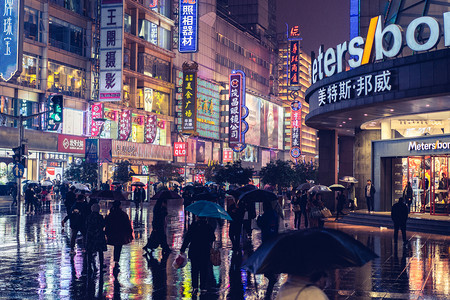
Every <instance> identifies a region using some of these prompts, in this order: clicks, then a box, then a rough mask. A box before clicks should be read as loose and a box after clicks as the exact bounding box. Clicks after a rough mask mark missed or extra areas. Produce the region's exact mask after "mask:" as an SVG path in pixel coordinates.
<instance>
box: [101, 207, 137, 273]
mask: <svg viewBox="0 0 450 300" xmlns="http://www.w3.org/2000/svg"><path fill="white" fill-rule="evenodd" d="M120 206H121V203H120V201H119V200H116V201H114V202H113V205H112V207H111V210H110V211H109V214H108V215H107V216H106V218H105V232H106V240H107V242H108V245H112V246H114V270H113V271H114V274H118V273H119V271H120V266H119V260H120V253H121V252H122V246H123V245H126V244H129V243H130V242H131V241H132V240H133V228H132V227H131V222H130V218H128V215H127V214H126V213H125V212H124V211H123V210H122V209H121V207H120Z"/></svg>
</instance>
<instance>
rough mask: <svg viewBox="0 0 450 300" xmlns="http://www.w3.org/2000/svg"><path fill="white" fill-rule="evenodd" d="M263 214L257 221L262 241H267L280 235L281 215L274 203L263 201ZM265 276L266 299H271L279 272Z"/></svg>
mask: <svg viewBox="0 0 450 300" xmlns="http://www.w3.org/2000/svg"><path fill="white" fill-rule="evenodd" d="M263 210H264V212H263V214H262V215H261V216H259V217H258V219H257V220H256V223H257V225H258V227H259V228H260V229H261V241H262V242H263V243H265V242H266V243H267V242H268V241H270V240H272V239H274V238H275V237H277V235H278V226H279V216H278V213H277V212H276V211H275V210H274V209H273V206H272V203H270V202H268V201H265V202H263ZM264 276H265V277H266V278H267V279H268V280H269V282H268V284H267V289H266V295H265V299H271V297H272V292H273V288H274V286H275V284H276V283H277V281H278V274H272V273H266V274H264Z"/></svg>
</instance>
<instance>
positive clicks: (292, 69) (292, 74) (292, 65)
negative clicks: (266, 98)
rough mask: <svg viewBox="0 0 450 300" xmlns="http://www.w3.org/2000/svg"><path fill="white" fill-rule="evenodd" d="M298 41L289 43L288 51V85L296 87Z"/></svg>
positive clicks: (298, 53)
mask: <svg viewBox="0 0 450 300" xmlns="http://www.w3.org/2000/svg"><path fill="white" fill-rule="evenodd" d="M299 48H300V41H290V51H289V56H288V59H289V64H288V66H289V84H290V85H297V84H298V83H299V81H298V58H299V56H300V49H299Z"/></svg>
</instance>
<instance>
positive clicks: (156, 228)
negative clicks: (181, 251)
mask: <svg viewBox="0 0 450 300" xmlns="http://www.w3.org/2000/svg"><path fill="white" fill-rule="evenodd" d="M166 194H168V193H166ZM164 195H165V194H162V196H161V197H160V198H158V200H156V204H155V206H154V207H153V220H152V233H151V235H150V237H149V238H148V241H147V244H146V245H145V246H144V248H143V249H144V250H146V251H148V250H149V249H150V251H152V250H153V249H155V248H157V247H158V246H159V245H161V248H162V249H163V255H166V254H169V253H170V252H172V250H170V247H169V245H168V244H167V236H166V217H167V197H166V196H164Z"/></svg>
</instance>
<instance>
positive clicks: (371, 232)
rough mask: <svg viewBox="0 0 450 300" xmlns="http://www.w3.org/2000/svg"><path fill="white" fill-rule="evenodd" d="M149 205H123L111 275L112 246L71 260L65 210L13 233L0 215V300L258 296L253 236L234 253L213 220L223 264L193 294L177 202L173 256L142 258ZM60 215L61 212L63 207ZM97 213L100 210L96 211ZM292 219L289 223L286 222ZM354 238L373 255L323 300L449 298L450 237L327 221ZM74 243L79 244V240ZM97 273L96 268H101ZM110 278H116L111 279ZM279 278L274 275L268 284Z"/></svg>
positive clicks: (10, 221)
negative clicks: (404, 240) (124, 240)
mask: <svg viewBox="0 0 450 300" xmlns="http://www.w3.org/2000/svg"><path fill="white" fill-rule="evenodd" d="M153 205H154V203H150V205H149V204H146V205H145V206H144V208H143V209H140V210H138V211H136V210H135V208H134V205H132V208H130V206H129V205H128V204H126V205H124V210H125V211H126V213H127V214H128V216H129V217H130V219H131V221H132V223H133V228H134V231H135V240H134V241H133V242H132V243H131V244H129V245H125V246H124V248H123V250H122V256H121V258H120V266H121V270H120V273H119V274H113V266H114V262H113V255H112V247H110V246H108V251H106V252H105V253H104V264H105V266H104V268H102V266H101V265H99V263H98V258H95V259H94V261H95V263H94V264H93V265H94V267H92V268H88V267H87V257H86V253H84V252H83V251H82V250H81V249H82V247H81V244H80V245H79V246H76V248H75V249H76V253H75V254H74V255H70V253H69V252H70V245H69V244H70V241H69V240H70V236H69V234H70V229H69V230H67V231H66V232H62V230H61V229H62V228H61V225H60V224H61V220H62V218H64V216H65V211H60V209H61V206H60V205H55V206H53V207H52V208H51V210H50V211H49V212H47V213H44V214H40V215H32V216H31V215H30V216H22V217H21V219H20V227H19V232H17V231H16V228H17V227H16V226H15V224H16V217H15V216H9V215H3V216H0V285H1V286H2V289H1V290H0V298H1V299H233V300H235V299H236V300H238V299H263V298H264V294H265V289H266V287H267V279H266V278H264V276H262V275H256V276H255V275H253V274H251V273H249V272H246V271H245V270H242V269H241V267H240V266H241V264H242V262H243V261H245V260H246V259H247V257H248V256H249V255H250V254H251V253H252V252H253V251H254V250H255V249H256V248H257V247H258V246H259V245H260V232H259V230H253V233H252V239H251V240H247V239H245V238H243V241H242V242H243V247H242V250H238V251H233V250H232V249H231V242H230V240H229V238H228V223H227V222H218V224H217V226H216V232H215V234H216V241H218V243H219V245H221V255H222V264H221V266H217V267H213V269H212V273H210V277H211V281H212V283H213V285H212V289H211V291H209V292H208V293H203V294H197V295H194V294H193V293H192V282H191V272H190V268H191V265H190V263H188V264H187V265H186V266H185V267H184V268H181V269H174V268H173V267H172V263H173V260H174V259H175V257H176V255H177V254H178V251H179V249H180V247H181V243H182V241H183V233H184V232H185V225H186V226H188V224H189V222H188V221H187V218H185V215H184V209H183V206H182V202H181V201H171V202H169V204H168V212H169V215H168V218H167V221H168V234H167V240H168V243H169V246H170V247H171V248H172V249H173V252H172V253H170V254H168V255H163V253H162V251H161V249H160V248H158V249H156V250H154V251H152V252H151V253H148V254H146V252H145V251H144V250H143V249H142V247H143V246H144V245H145V243H146V242H147V237H148V236H149V234H150V233H151V220H152V208H153ZM63 210H64V208H63ZM101 213H102V214H103V215H105V214H106V213H107V211H106V208H105V206H102V211H101ZM291 219H292V216H289V220H288V222H287V223H288V224H289V226H290V227H292V226H291V225H293V220H291ZM326 226H327V227H334V228H337V229H341V230H343V231H345V232H347V233H348V234H350V235H352V236H353V237H354V238H355V239H357V240H359V241H361V242H362V243H363V244H365V245H366V246H368V247H369V248H370V249H372V250H373V251H374V252H376V253H377V254H378V255H379V258H377V259H375V260H373V261H371V262H369V263H368V264H366V265H365V266H363V267H361V268H347V269H340V270H335V271H332V272H329V274H328V278H327V282H326V289H325V293H326V294H327V295H328V297H329V298H330V299H411V298H424V299H449V298H450V279H449V276H448V274H449V271H450V270H449V268H450V263H449V258H450V255H449V251H450V238H449V237H445V236H438V235H431V234H423V233H411V232H409V233H408V238H409V247H408V248H403V247H402V246H401V245H400V246H397V245H395V244H394V243H393V241H392V235H393V234H392V230H387V229H379V228H369V227H362V226H354V225H353V226H352V225H342V224H337V223H334V222H333V223H327V224H326ZM77 243H81V240H78V241H77ZM102 270H103V271H102ZM114 275H117V276H114ZM285 280H286V276H284V275H282V276H280V280H279V283H278V284H277V285H275V290H274V298H273V299H275V297H276V293H277V290H278V289H279V286H280V285H281V284H282V283H283V282H284V281H285Z"/></svg>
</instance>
